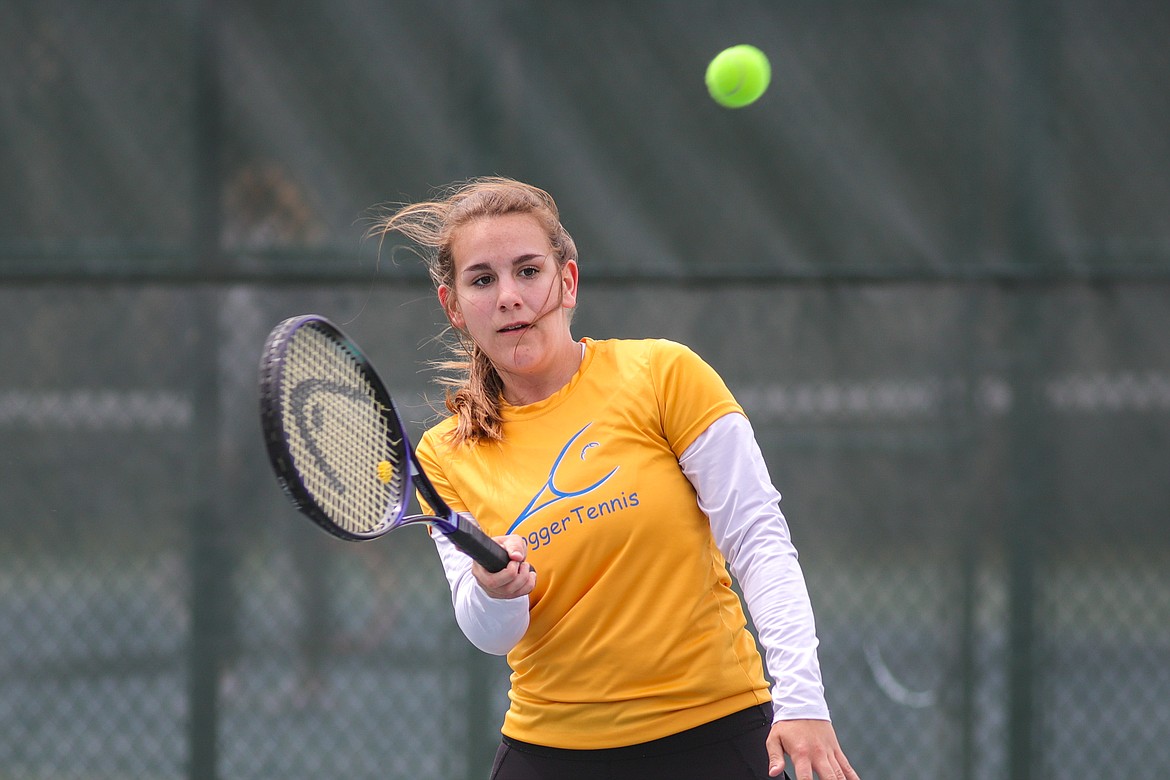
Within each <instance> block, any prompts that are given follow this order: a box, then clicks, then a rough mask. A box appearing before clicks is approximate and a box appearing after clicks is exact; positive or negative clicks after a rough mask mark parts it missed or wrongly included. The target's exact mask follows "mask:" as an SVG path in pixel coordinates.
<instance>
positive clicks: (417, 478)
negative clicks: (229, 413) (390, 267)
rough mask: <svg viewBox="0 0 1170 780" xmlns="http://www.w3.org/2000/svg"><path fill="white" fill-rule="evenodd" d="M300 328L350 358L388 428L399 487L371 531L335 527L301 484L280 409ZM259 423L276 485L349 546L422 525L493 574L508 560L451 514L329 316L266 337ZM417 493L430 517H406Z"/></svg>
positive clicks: (287, 323) (364, 362)
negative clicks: (287, 368) (289, 358)
mask: <svg viewBox="0 0 1170 780" xmlns="http://www.w3.org/2000/svg"><path fill="white" fill-rule="evenodd" d="M302 328H313V329H315V330H316V331H317V332H318V333H320V334H321V335H323V336H324V337H325V338H326V339H328V340H329V341H331V342H332V343H333V344H335V345H336V346H337V347H339V348H340V349H342V350H344V351H345V352H346V354H347V355H348V356H349V357H350V358H352V359H353V362H354V364H355V365H356V367H357V368H358V371H359V372H360V373H361V376H362V379H363V380H364V381H365V382H366V383H367V385H368V386H369V388H370V390H371V391H372V394H373V398H374V400H375V401H376V403H377V405H378V407H379V413H380V414H381V416H382V417H383V419H384V421H385V423H386V426H387V430H388V431H390V438H389V443H390V445H391V448H392V449H393V451H394V454H395V456H396V457H397V458H398V459H399V462H400V463H403V464H405V468H403V469H401V474H400V475H396V478H397V477H398V476H400V477H401V480H402V483H403V484H402V487H401V490H400V492H399V495H398V496H397V499H396V500H395V501H393V502H389V503H390V505H389V506H388V507H387V509H386V512H385V513H384V514H383V517H382V518H381V519H380V522H379V523H378V524H377V525H376V526H374V527H373V528H372V529H371V530H369V531H365V532H361V531H354V530H352V529H349V528H345V527H343V526H341V525H339V524H338V523H337V522H335V521H334V519H333V518H332V517H330V515H329V513H328V512H327V511H326V510H325V509H324V508H323V507H322V506H321V504H320V503H319V502H318V501H317V499H316V498H315V497H314V496H313V494H312V492H311V491H310V490H309V489H308V487H307V486H306V485H305V483H304V481H303V479H302V478H301V474H300V472H299V471H298V469H297V465H296V459H295V457H294V456H293V453H292V450H291V449H290V447H289V443H288V441H289V435H288V433H287V432H286V426H285V420H286V417H287V416H288V415H286V413H285V412H286V410H285V408H284V392H283V391H284V383H285V378H284V371H283V367H284V360H285V355H286V353H287V350H288V347H289V345H290V343H291V341H292V339H293V337H294V335H295V334H296V333H297V332H298V331H299V330H300V329H302ZM260 425H261V429H262V431H263V435H264V443H265V447H266V450H267V453H268V459H269V461H270V462H271V464H272V468H273V471H274V472H275V473H276V479H277V482H278V483H279V484H280V486H281V489H282V490H283V491H284V494H285V495H286V496H287V497H288V498H289V500H290V501H291V502H292V504H293V506H295V507H296V508H297V509H298V510H299V511H300V512H301V513H302V514H304V515H306V516H307V517H309V519H311V520H312V521H313V522H314V523H316V524H317V525H318V526H320V527H321V528H322V529H324V530H325V531H327V532H329V533H330V534H332V535H333V536H336V537H338V538H340V539H344V540H346V541H352V542H360V541H367V540H370V539H376V538H378V537H381V536H384V535H385V534H387V533H389V532H390V531H393V530H394V529H396V528H402V527H403V526H406V525H415V524H423V525H428V526H433V527H435V528H437V529H438V530H439V531H440V532H441V533H442V534H443V535H444V536H446V537H447V538H448V539H449V540H450V541H451V542H452V543H453V544H454V545H455V546H456V547H457V548H459V549H460V550H461V551H463V552H464V553H465V554H467V555H468V556H470V557H471V558H472V559H473V560H475V561H477V562H478V563H479V564H480V565H482V566H483V567H484V568H485V569H487V570H488V571H491V572H497V571H500V570H502V569H503V568H504V567H506V566H507V565H508V563H509V562H510V560H511V559H510V558H509V556H508V553H507V551H506V550H505V549H504V548H503V547H502V546H500V545H499V544H498V543H497V542H495V541H494V540H492V539H491V538H490V537H488V536H487V534H485V533H484V531H483V529H481V528H480V527H479V526H478V525H477V524H476V523H475V522H474V520H472V519H471V518H470V517H469V516H468V515H466V514H463V513H459V512H455V511H453V510H452V509H451V508H450V507H449V506H448V505H447V502H445V501H444V500H443V499H442V497H441V496H440V495H439V494H438V491H436V490H435V487H434V485H433V484H431V481H430V480H429V479H428V478H427V475H426V472H424V471H423V469H422V466H421V465H420V464H419V462H418V459H417V457H416V456H415V453H414V448H413V447H412V446H411V443H410V437H409V436H408V435H407V432H406V428H405V426H404V425H403V424H402V418H401V416H400V415H399V414H398V409H397V407H396V406H395V405H394V399H393V398H392V397H391V396H390V393H389V391H388V390H387V389H386V386H385V385H384V384H383V383H382V379H381V377H379V375H378V372H377V371H375V370H374V367H373V365H372V364H371V363H370V361H369V360H368V359H367V358H366V356H365V355H364V354H363V353H362V351H361V349H359V348H358V346H357V344H356V343H355V342H354V341H353V340H352V339H350V338H349V337H348V336H346V335H345V333H343V332H342V331H341V329H340V328H338V327H337V326H336V325H334V324H333V323H332V322H330V321H329V320H328V319H327V318H325V317H322V316H321V315H318V314H302V315H298V316H295V317H289V318H288V319H286V320H284V321H283V322H281V323H280V324H278V325H277V326H276V327H275V328H273V330H272V332H271V333H270V334H269V335H268V338H267V340H266V341H265V344H264V351H263V353H262V356H261V360H260ZM412 488H413V489H415V490H417V491H418V492H419V494H420V495H421V496H422V499H423V500H424V501H425V502H426V503H427V504H428V505H429V506H430V508H431V510H432V512H433V514H413V515H411V514H407V508H408V507H409V505H410V498H411V490H412Z"/></svg>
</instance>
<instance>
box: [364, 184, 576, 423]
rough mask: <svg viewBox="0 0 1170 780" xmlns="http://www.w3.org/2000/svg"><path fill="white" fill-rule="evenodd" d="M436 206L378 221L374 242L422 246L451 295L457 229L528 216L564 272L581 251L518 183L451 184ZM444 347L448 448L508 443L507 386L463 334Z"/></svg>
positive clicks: (548, 204)
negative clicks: (394, 237)
mask: <svg viewBox="0 0 1170 780" xmlns="http://www.w3.org/2000/svg"><path fill="white" fill-rule="evenodd" d="M437 195H438V197H436V199H434V200H428V201H421V202H418V203H411V204H407V205H403V206H400V207H398V208H397V209H392V210H390V212H389V213H387V214H384V215H381V216H379V217H377V218H376V221H375V224H374V226H373V227H372V228H371V229H370V231H369V235H370V236H377V237H379V238H383V239H384V238H385V237H386V236H388V235H389V234H391V233H399V234H401V235H403V236H405V237H406V238H407V239H409V240H410V241H412V242H414V243H415V244H417V245H418V247H419V251H418V254H419V256H420V257H421V258H422V261H423V263H424V264H425V265H426V268H427V271H428V273H429V274H430V277H431V282H432V283H433V284H434V285H435V288H436V289H438V288H439V287H440V286H443V285H445V286H447V287H449V288H454V286H455V258H454V255H453V253H452V251H451V247H452V244H453V243H454V241H455V236H456V235H457V234H458V232H459V230H460V228H462V227H464V226H465V225H467V224H469V223H471V222H474V221H476V220H479V219H483V218H485V217H501V216H505V215H508V214H530V215H532V216H533V217H535V218H536V220H537V221H538V222H539V223H540V225H541V226H542V227H543V228H544V230H545V233H546V234H547V236H548V239H549V243H550V244H551V245H552V249H553V255H554V257H555V258H556V261H557V264H558V266H559V267H561V268H563V267H564V266H565V264H566V263H568V262H569V261H576V260H577V245H576V244H575V243H573V239H572V237H571V236H570V235H569V233H568V231H567V230H565V228H564V226H563V225H562V224H561V219H560V211H559V210H558V209H557V204H556V202H555V201H554V200H553V198H552V196H551V195H549V194H548V193H547V192H545V191H544V190H542V189H540V188H538V187H534V186H532V185H530V184H525V183H523V182H520V181H516V180H515V179H508V178H504V177H500V176H485V177H479V178H475V179H469V180H467V181H465V182H461V183H458V184H453V185H450V186H448V187H446V188H444V189H442V190H440V191H439V192H438V193H437ZM446 332H447V333H450V332H454V333H455V334H456V335H455V338H453V339H448V340H447V342H446V344H447V347H448V349H449V351H450V352H451V353H452V355H453V357H452V358H451V359H449V360H442V361H438V362H436V363H435V367H436V368H437V369H439V370H441V371H445V372H447V373H446V374H441V375H440V376H439V378H438V382H439V384H440V385H443V386H444V387H446V388H447V392H446V397H445V399H444V402H445V405H446V407H447V410H448V411H449V412H451V414H453V415H455V416H456V418H457V421H456V425H455V429H454V430H453V431H452V433H451V441H452V442H453V443H455V444H474V443H477V442H480V441H485V440H487V441H499V440H500V439H502V438H503V419H502V416H501V413H500V408H501V401H502V394H503V389H504V387H503V382H502V380H501V379H500V375H499V374H498V373H497V372H496V369H495V367H494V366H493V365H492V363H491V361H490V360H489V359H488V356H487V355H486V354H485V353H484V352H483V350H481V349H480V348H479V347H478V346H477V345H476V344H475V342H474V341H473V340H472V339H471V338H470V337H469V336H468V335H467V334H466V333H463V332H462V331H460V330H458V329H456V328H449V329H448V331H446Z"/></svg>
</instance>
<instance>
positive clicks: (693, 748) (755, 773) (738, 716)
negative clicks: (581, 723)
mask: <svg viewBox="0 0 1170 780" xmlns="http://www.w3.org/2000/svg"><path fill="white" fill-rule="evenodd" d="M771 728H772V705H771V704H762V705H760V706H758V707H751V708H750V709H746V710H743V711H741V712H737V713H734V714H732V715H728V716H727V717H725V718H720V719H719V720H716V721H712V722H711V723H707V724H705V725H703V726H698V727H696V728H693V729H689V730H687V731H683V732H681V733H678V734H672V735H671V736H669V737H663V738H662V739H656V740H654V741H652V742H643V743H641V744H639V745H630V746H629V747H618V748H607V749H603V750H567V749H562V748H550V747H542V746H540V745H530V744H528V743H527V742H520V741H518V740H515V739H510V738H508V737H504V740H503V742H502V743H501V744H500V748H499V750H497V751H496V760H495V763H494V764H493V765H492V774H491V780H769V778H768V751H767V748H766V747H765V745H764V743H765V740H767V738H768V732H769V731H770V730H771Z"/></svg>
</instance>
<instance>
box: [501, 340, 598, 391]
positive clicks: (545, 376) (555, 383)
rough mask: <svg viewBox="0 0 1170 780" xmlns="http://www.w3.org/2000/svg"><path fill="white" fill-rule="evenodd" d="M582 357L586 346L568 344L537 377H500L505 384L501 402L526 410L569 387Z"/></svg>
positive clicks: (513, 375)
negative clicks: (527, 406)
mask: <svg viewBox="0 0 1170 780" xmlns="http://www.w3.org/2000/svg"><path fill="white" fill-rule="evenodd" d="M584 357H585V345H584V344H582V343H580V342H577V341H570V342H568V344H567V345H566V347H565V348H564V349H562V350H560V351H559V352H558V355H557V357H556V359H555V360H554V361H553V364H552V366H550V367H549V368H548V369H546V370H544V371H542V372H540V373H536V374H510V375H504V376H501V379H503V381H504V400H505V401H507V402H508V403H509V404H511V405H512V406H525V405H527V404H534V403H536V402H537V401H543V400H544V399H546V398H548V397H549V396H551V395H553V394H554V393H556V392H557V391H558V390H560V389H561V388H562V387H564V386H565V385H567V384H569V380H571V379H572V378H573V375H574V374H576V373H577V369H578V368H580V366H581V361H582V359H584Z"/></svg>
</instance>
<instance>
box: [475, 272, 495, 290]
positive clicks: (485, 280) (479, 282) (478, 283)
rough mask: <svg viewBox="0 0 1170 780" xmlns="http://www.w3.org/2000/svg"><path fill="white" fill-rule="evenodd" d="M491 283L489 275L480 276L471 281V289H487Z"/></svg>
mask: <svg viewBox="0 0 1170 780" xmlns="http://www.w3.org/2000/svg"><path fill="white" fill-rule="evenodd" d="M491 283H492V276H491V274H482V275H480V276H477V277H475V278H474V279H472V280H471V286H472V287H487V286H488V285H489V284H491Z"/></svg>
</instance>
